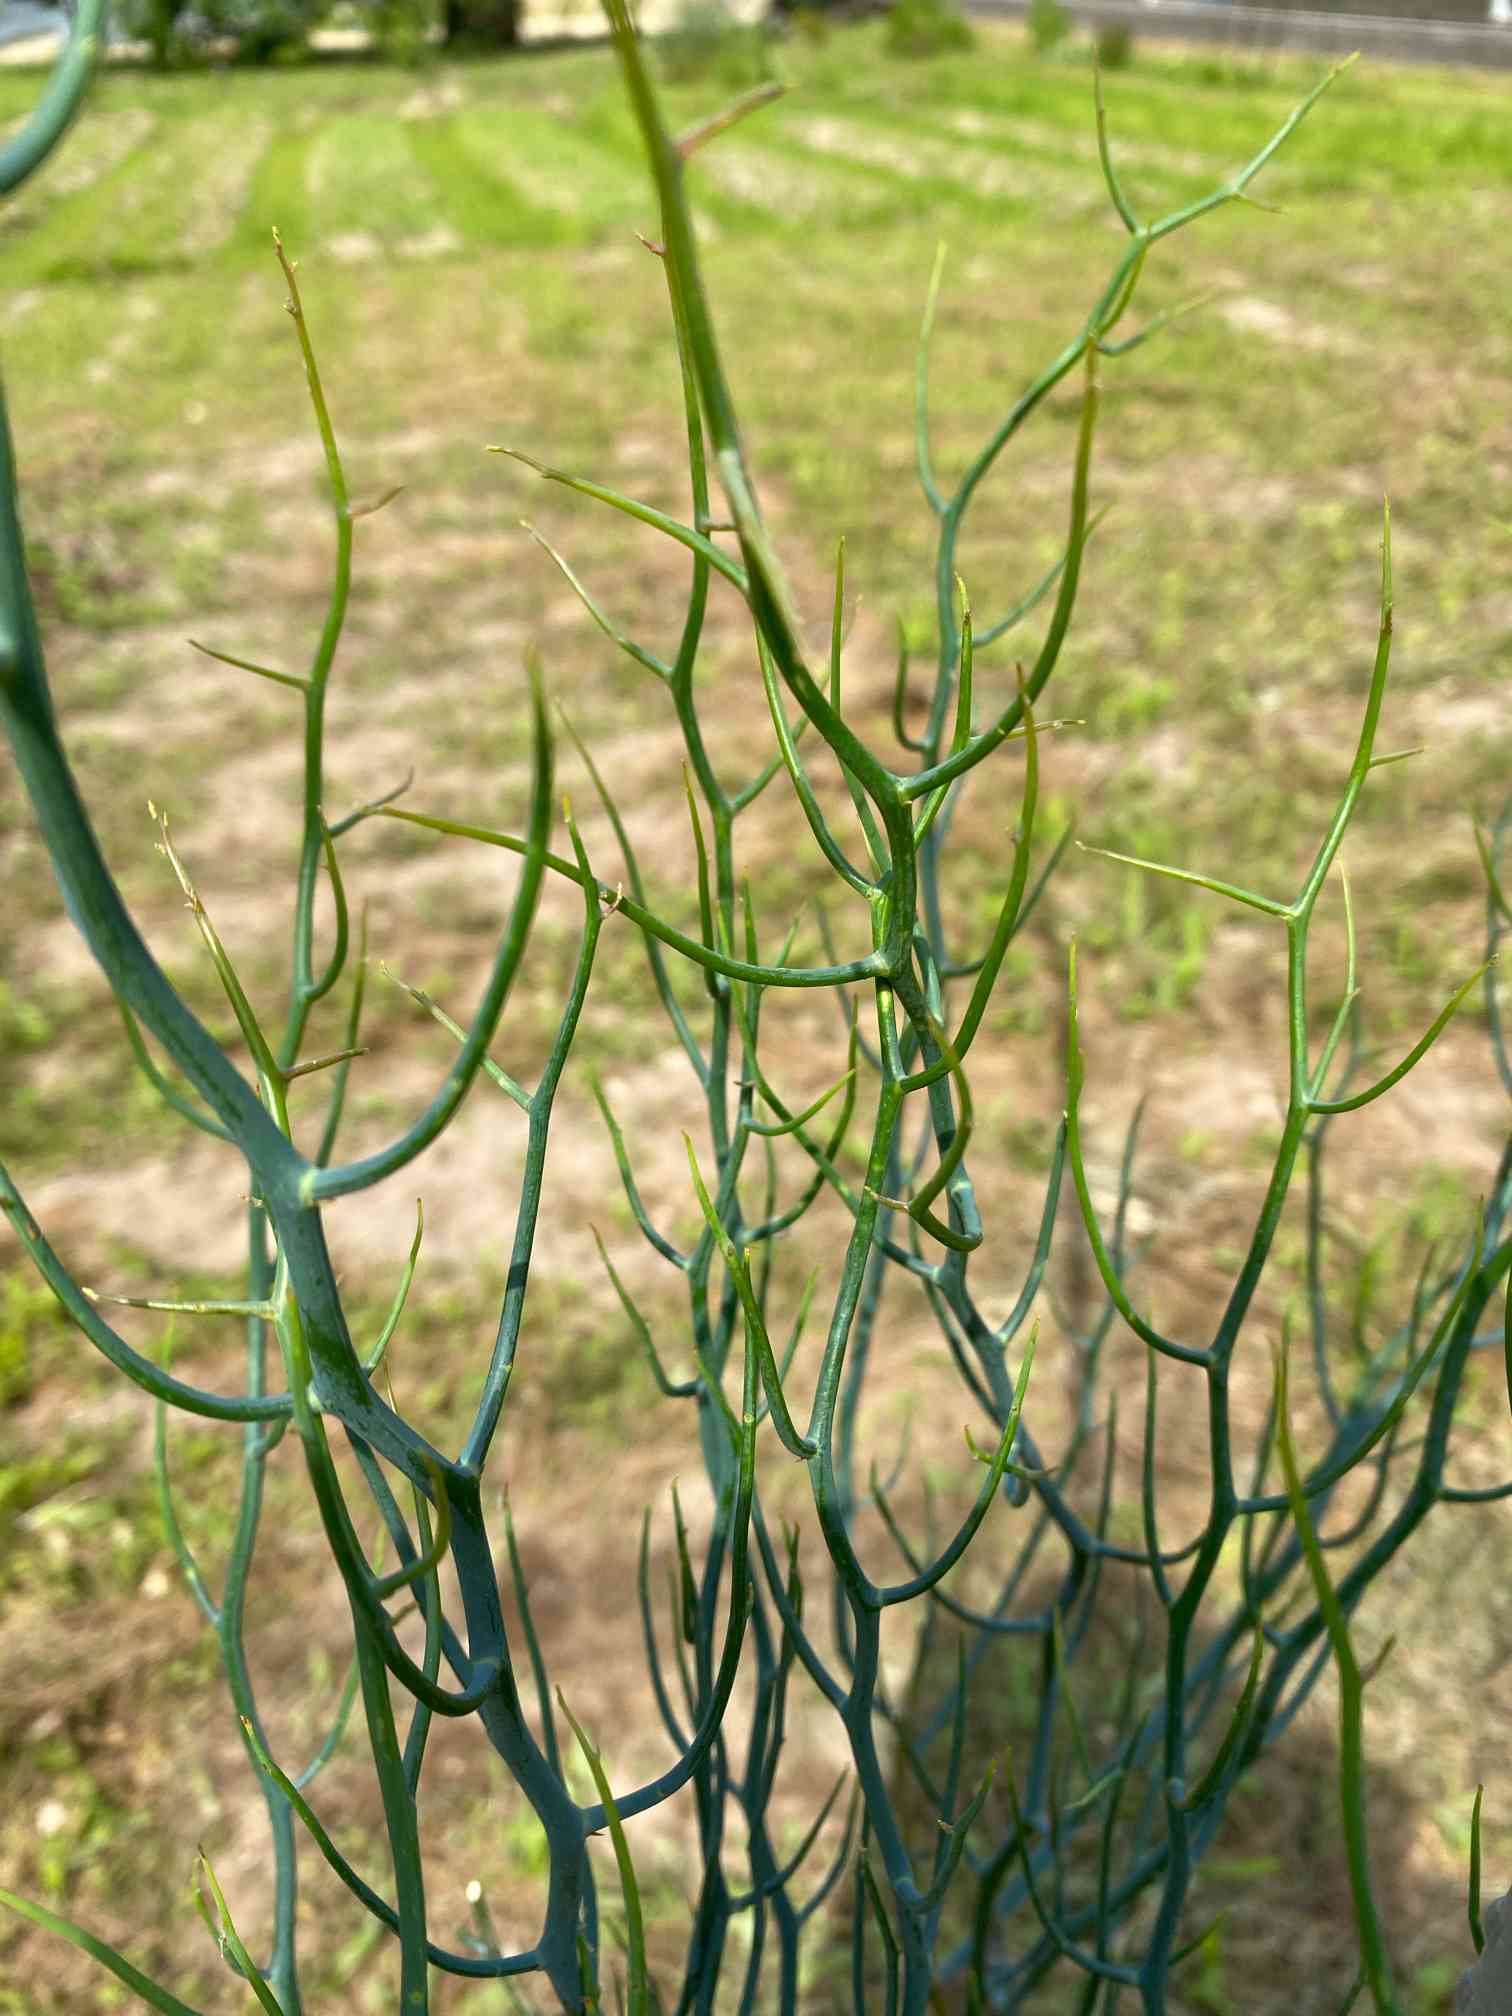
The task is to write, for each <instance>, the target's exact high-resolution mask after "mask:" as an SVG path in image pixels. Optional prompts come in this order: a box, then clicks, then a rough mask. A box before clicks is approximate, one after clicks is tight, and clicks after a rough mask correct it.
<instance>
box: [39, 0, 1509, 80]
mask: <svg viewBox="0 0 1512 2016" xmlns="http://www.w3.org/2000/svg"><path fill="white" fill-rule="evenodd" d="M1066 4H1067V11H1068V12H1069V13H1070V14H1071V15H1072V16H1073V17H1074V18H1075V19H1076V20H1077V21H1079V22H1082V23H1084V24H1085V25H1087V26H1089V27H1095V26H1098V25H1100V24H1101V23H1104V22H1112V21H1121V22H1127V23H1128V25H1129V26H1130V27H1131V28H1134V29H1135V30H1137V32H1138V33H1139V34H1141V35H1144V36H1148V37H1149V38H1150V39H1151V40H1152V41H1154V40H1167V39H1168V40H1173V41H1193V42H1223V43H1227V44H1229V45H1230V46H1240V47H1249V48H1253V47H1256V46H1260V45H1264V46H1267V47H1272V48H1283V47H1284V48H1292V49H1317V50H1320V51H1328V50H1338V51H1341V52H1342V51H1347V50H1350V49H1360V50H1363V51H1365V52H1366V53H1368V54H1369V55H1372V56H1382V57H1387V58H1391V57H1396V58H1398V59H1399V60H1401V61H1403V62H1410V63H1463V64H1470V65H1473V66H1476V67H1479V68H1482V69H1512V22H1509V23H1508V24H1506V25H1493V24H1491V23H1486V22H1476V21H1468V22H1467V21H1429V20H1404V19H1402V18H1401V17H1400V16H1396V17H1393V16H1390V15H1373V14H1369V13H1362V14H1326V13H1308V12H1304V11H1300V10H1298V9H1297V8H1295V7H1290V6H1287V7H1276V8H1269V7H1256V6H1247V5H1244V4H1242V0H1241V4H1229V0H1217V4H1215V0H1066ZM1499 4H1501V5H1502V6H1503V7H1505V8H1507V9H1512V0H1499ZM760 5H761V0H734V11H736V12H738V13H740V14H742V15H747V16H749V15H750V14H751V13H753V12H755V11H759V8H760ZM965 5H966V6H967V8H968V9H969V11H971V12H972V13H978V14H1000V15H1001V14H1006V15H1020V16H1021V15H1023V14H1025V13H1027V11H1028V0H965ZM549 9H550V0H545V5H544V7H543V6H542V4H541V0H537V4H536V5H535V6H532V5H531V0H526V24H527V25H526V34H527V36H529V35H530V34H531V33H532V31H534V33H536V34H539V33H541V32H542V30H543V28H546V27H547V26H550V27H551V28H554V29H558V30H560V29H566V30H568V31H569V32H570V31H571V30H572V29H576V28H579V27H581V26H582V25H583V24H582V17H581V16H579V15H573V16H571V17H568V18H564V19H563V20H562V21H561V22H557V21H556V20H555V19H552V20H550V22H549V23H548V21H547V20H546V19H545V18H544V17H545V15H546V14H547V13H549ZM648 11H649V12H651V13H653V14H654V13H655V12H657V11H658V9H657V7H656V5H655V0H651V5H650V7H649V9H648V7H647V6H645V5H643V6H642V9H641V13H642V18H645V16H646V14H647V12H648ZM653 25H654V23H653ZM65 26H66V22H65V17H64V14H63V10H62V8H61V7H44V6H39V5H38V4H37V0H0V50H10V51H11V52H12V53H11V58H10V60H15V59H16V58H23V59H24V60H26V61H43V60H45V59H46V58H47V56H48V55H49V54H50V52H51V47H52V46H53V45H54V44H55V43H56V40H57V38H58V37H59V36H60V35H61V34H62V33H63V30H64V28H65ZM3 60H6V59H5V58H4V57H0V61H3Z"/></svg>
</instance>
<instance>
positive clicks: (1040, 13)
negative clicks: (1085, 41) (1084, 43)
mask: <svg viewBox="0 0 1512 2016" xmlns="http://www.w3.org/2000/svg"><path fill="white" fill-rule="evenodd" d="M1026 25H1027V27H1028V30H1029V40H1030V42H1031V43H1032V44H1033V45H1034V50H1035V54H1036V55H1039V56H1048V55H1049V54H1050V52H1051V50H1052V49H1056V48H1059V46H1060V44H1061V43H1062V42H1064V41H1065V39H1066V37H1067V36H1068V35H1069V34H1070V33H1071V16H1070V15H1069V14H1068V13H1067V12H1066V10H1065V8H1064V7H1062V5H1061V4H1060V0H1029V12H1028V15H1027V17H1026Z"/></svg>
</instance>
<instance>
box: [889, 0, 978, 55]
mask: <svg viewBox="0 0 1512 2016" xmlns="http://www.w3.org/2000/svg"><path fill="white" fill-rule="evenodd" d="M975 41H976V36H975V35H974V34H973V33H972V29H971V23H970V22H969V21H968V20H967V19H966V16H965V15H964V14H963V13H962V12H961V10H960V9H959V7H956V6H955V5H953V4H952V0H893V5H892V6H891V7H890V8H889V9H888V12H887V46H888V48H889V49H890V50H891V51H892V53H893V55H894V56H943V55H946V54H947V53H949V52H950V51H952V50H956V49H969V48H971V47H972V45H973V43H974V42H975Z"/></svg>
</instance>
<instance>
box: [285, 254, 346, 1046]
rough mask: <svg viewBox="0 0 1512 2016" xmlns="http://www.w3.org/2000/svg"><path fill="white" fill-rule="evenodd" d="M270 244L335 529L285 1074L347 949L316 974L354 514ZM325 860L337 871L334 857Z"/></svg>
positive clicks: (295, 307) (341, 940)
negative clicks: (329, 726) (332, 710)
mask: <svg viewBox="0 0 1512 2016" xmlns="http://www.w3.org/2000/svg"><path fill="white" fill-rule="evenodd" d="M273 242H274V244H275V246H276V247H277V251H278V260H279V264H280V266H281V267H282V268H283V274H284V279H285V281H286V283H287V285H288V289H289V299H288V302H287V304H286V305H287V307H288V311H289V314H290V315H291V317H292V318H293V322H294V328H295V331H296V333H297V335H298V338H299V350H300V356H301V359H302V361H303V363H304V370H305V381H306V383H307V385H308V387H309V393H310V404H311V406H312V408H313V409H314V415H315V424H316V428H317V430H318V432H319V435H320V445H321V450H322V452H323V454H324V457H325V465H326V482H327V485H328V487H329V490H330V496H331V513H332V517H333V519H334V524H335V553H334V557H333V563H332V569H331V590H330V598H329V601H328V604H327V608H326V615H325V621H324V623H323V624H322V626H321V632H320V637H319V640H318V642H317V644H316V646H315V652H314V656H313V658H312V660H311V664H310V670H309V673H308V675H307V677H306V679H305V682H304V716H305V718H304V819H303V830H302V832H301V834H300V843H299V871H298V880H297V884H296V892H295V901H294V933H293V948H292V958H291V963H290V981H289V991H290V1014H289V1018H288V1024H287V1027H286V1029H285V1033H284V1042H283V1047H282V1049H281V1050H280V1052H279V1062H280V1063H281V1064H282V1065H283V1066H284V1068H285V1069H288V1067H289V1066H290V1065H292V1064H293V1063H294V1061H295V1059H296V1058H297V1057H298V1055H299V1051H300V1047H301V1045H302V1044H303V1041H304V1034H305V1029H306V1027H307V1025H308V1022H309V1016H310V1011H311V1009H312V1008H313V1007H314V1005H315V1003H316V1002H317V1001H319V1000H320V999H321V997H322V996H323V995H324V994H326V993H328V992H329V991H330V989H331V988H332V987H333V986H334V985H335V984H336V981H337V980H338V979H339V978H340V975H341V969H342V966H343V964H344V963H345V950H346V947H345V934H344V932H343V933H341V934H340V935H339V936H338V941H337V944H336V946H335V948H334V950H333V955H332V958H331V960H330V963H329V965H328V966H327V968H326V970H325V972H324V973H323V974H321V975H317V974H316V972H315V969H314V938H315V895H316V885H317V882H318V879H319V875H320V869H321V864H322V862H323V861H325V860H326V859H327V848H328V846H329V845H330V843H329V841H328V838H327V832H326V823H325V815H324V811H323V805H324V801H325V703H326V689H327V686H328V684H329V681H330V675H331V667H332V665H333V664H334V662H335V658H336V650H337V646H338V645H339V644H340V642H341V633H342V629H343V627H344V625H345V622H346V610H347V602H348V599H349V596H350V593H351V585H352V512H351V500H350V498H349V497H348V494H347V483H346V472H345V470H344V469H343V467H342V462H341V455H340V451H339V450H338V448H337V445H336V435H335V430H334V429H333V427H332V425H331V416H330V412H329V410H328V409H327V406H326V398H325V391H324V388H323V386H322V385H321V381H320V369H319V366H318V364H317V363H316V359H315V350H314V346H313V344H312V343H311V340H310V332H309V330H308V328H307V327H306V324H305V314H304V303H303V302H302V300H301V299H300V293H299V283H298V281H297V280H296V279H295V278H294V261H293V260H291V259H290V258H289V256H288V254H287V253H286V252H285V250H284V246H283V241H282V239H281V238H280V237H279V235H278V233H277V232H276V231H275V232H274V234H273ZM330 860H331V862H332V865H333V866H334V852H332V854H331V856H330Z"/></svg>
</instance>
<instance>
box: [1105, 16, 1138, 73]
mask: <svg viewBox="0 0 1512 2016" xmlns="http://www.w3.org/2000/svg"><path fill="white" fill-rule="evenodd" d="M1133 61H1134V31H1133V29H1132V28H1131V27H1130V26H1129V25H1128V23H1127V22H1126V21H1104V22H1103V24H1102V26H1101V27H1100V28H1099V29H1098V31H1097V66H1098V68H1099V69H1100V70H1127V69H1128V67H1129V65H1130V64H1131V63H1132V62H1133Z"/></svg>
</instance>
